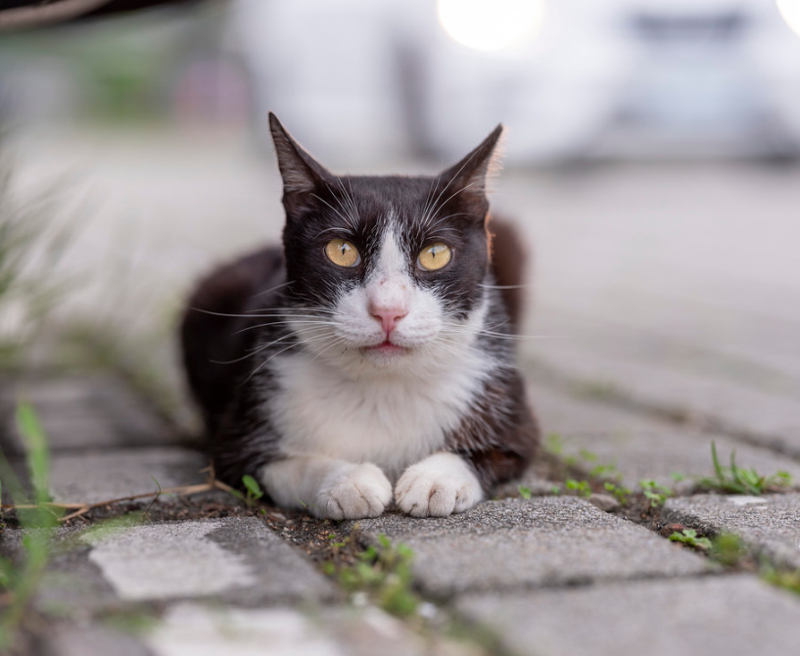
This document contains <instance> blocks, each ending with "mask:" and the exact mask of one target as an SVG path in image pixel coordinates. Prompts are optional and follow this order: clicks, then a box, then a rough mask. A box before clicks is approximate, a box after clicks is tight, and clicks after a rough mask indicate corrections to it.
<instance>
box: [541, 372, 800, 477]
mask: <svg viewBox="0 0 800 656" xmlns="http://www.w3.org/2000/svg"><path fill="white" fill-rule="evenodd" d="M531 397H532V399H533V402H534V404H535V407H536V408H537V411H538V413H539V415H540V419H541V422H542V427H543V429H544V431H545V432H546V433H557V434H559V435H560V436H561V437H562V438H563V442H564V447H565V453H566V454H577V453H578V452H579V450H580V449H588V450H589V451H591V452H593V453H595V454H596V455H597V463H602V464H607V463H611V464H615V465H616V467H617V469H618V470H619V472H620V474H621V475H622V477H623V480H624V481H625V483H626V484H627V485H628V486H631V487H638V483H639V481H640V480H641V479H643V478H647V479H655V480H656V481H658V482H659V483H661V484H666V485H672V484H673V480H672V478H671V476H670V474H672V473H673V472H677V473H681V474H684V475H687V476H690V477H692V476H710V475H713V473H714V469H713V465H712V461H711V442H712V441H714V442H715V443H716V445H717V450H718V452H719V453H720V454H721V455H722V457H727V454H728V453H730V452H731V451H732V450H735V451H736V454H737V461H738V463H739V464H740V465H742V466H746V467H755V468H756V469H757V470H758V471H761V472H765V473H771V472H775V471H778V470H781V469H783V470H786V471H788V472H789V473H791V474H792V475H793V476H794V477H795V478H797V479H799V480H800V464H798V463H796V462H793V461H791V460H790V459H788V458H787V457H786V456H782V455H779V454H776V453H774V452H773V451H770V450H769V449H767V448H760V447H757V446H753V445H750V444H745V443H741V442H738V441H736V440H733V439H731V438H728V437H725V436H723V435H718V434H716V435H715V434H710V433H705V432H700V431H691V430H686V429H684V428H681V427H679V426H676V425H674V424H671V423H669V422H666V421H660V420H658V419H655V418H651V417H646V416H643V415H641V414H638V413H634V412H629V411H626V410H624V409H620V408H617V407H614V406H612V405H610V404H608V403H604V402H602V401H599V400H592V399H587V398H581V397H578V396H572V395H570V394H567V393H565V392H561V391H558V390H554V389H551V388H548V387H545V386H544V385H542V384H541V383H536V382H535V381H534V383H533V384H532V385H531ZM584 464H585V463H584ZM589 465H591V463H589Z"/></svg>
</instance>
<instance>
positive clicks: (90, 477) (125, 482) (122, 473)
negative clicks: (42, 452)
mask: <svg viewBox="0 0 800 656" xmlns="http://www.w3.org/2000/svg"><path fill="white" fill-rule="evenodd" d="M207 466H208V459H207V458H206V457H205V456H203V455H201V454H200V453H198V452H196V451H191V450H189V449H182V448H180V447H162V448H148V449H120V450H102V451H92V452H87V453H81V454H76V453H70V454H61V455H59V454H56V455H55V456H54V457H53V459H52V471H51V475H50V487H51V491H52V495H53V497H54V499H55V500H56V501H60V502H64V503H84V502H86V503H96V502H100V501H104V500H106V499H116V498H120V497H125V496H129V495H133V494H142V493H145V492H153V493H155V492H156V491H157V490H158V485H156V482H155V481H154V480H153V479H154V478H155V480H156V481H158V483H159V484H160V485H161V487H162V488H163V489H166V488H170V487H178V486H182V485H195V484H199V483H203V482H204V481H205V480H206V478H207V476H206V474H204V473H200V470H201V469H203V468H204V467H207ZM160 500H161V501H164V502H165V503H169V502H170V497H168V496H163V497H161V499H160Z"/></svg>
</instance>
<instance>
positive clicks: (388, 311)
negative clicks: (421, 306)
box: [369, 305, 408, 337]
mask: <svg viewBox="0 0 800 656" xmlns="http://www.w3.org/2000/svg"><path fill="white" fill-rule="evenodd" d="M369 313H370V314H371V315H372V316H373V317H375V318H376V319H377V320H378V321H380V322H381V326H382V327H383V332H385V333H386V337H389V335H391V334H392V331H393V330H394V329H395V327H396V326H397V322H398V321H400V319H402V318H403V317H404V316H406V315H407V314H408V310H406V309H405V308H400V307H382V306H379V305H370V306H369Z"/></svg>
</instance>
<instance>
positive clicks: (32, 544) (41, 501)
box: [0, 403, 62, 651]
mask: <svg viewBox="0 0 800 656" xmlns="http://www.w3.org/2000/svg"><path fill="white" fill-rule="evenodd" d="M16 419H17V427H18V429H19V433H20V435H21V436H22V439H23V441H24V442H25V446H26V452H27V464H28V470H29V473H30V478H31V485H32V488H33V496H32V498H31V499H27V498H26V496H27V495H25V494H24V492H23V489H22V486H21V485H20V484H19V482H18V481H17V480H16V477H15V476H14V475H13V472H12V471H11V470H10V468H9V467H8V464H7V463H6V462H5V460H3V462H2V465H3V466H2V468H1V470H0V473H1V474H2V477H3V478H4V480H5V481H6V484H7V487H9V488H10V492H11V496H12V497H13V499H14V500H15V501H18V500H19V501H21V502H22V503H20V504H19V505H18V506H17V509H16V514H17V519H18V521H19V524H20V527H21V528H23V529H25V528H38V529H41V530H37V531H27V532H26V533H25V534H24V535H23V537H22V549H23V553H24V556H25V557H24V560H23V561H22V562H21V563H13V562H11V561H10V560H8V559H5V558H0V586H2V588H3V589H4V590H5V591H6V593H7V595H8V597H9V599H10V600H11V601H10V603H9V604H8V605H7V606H6V607H5V608H4V609H3V612H2V614H0V651H2V650H6V649H11V648H12V647H13V645H14V640H15V636H16V633H17V630H18V629H19V627H20V625H21V624H22V621H23V618H24V616H25V612H26V610H27V609H28V606H29V605H30V602H31V600H32V599H33V596H34V595H35V593H36V591H37V590H38V588H39V585H40V583H41V580H42V578H43V576H44V573H45V568H46V567H47V563H48V562H49V560H50V549H51V540H52V538H51V529H53V528H55V527H56V526H57V525H58V519H59V517H60V513H61V512H62V511H61V510H60V509H58V508H53V507H51V506H49V505H47V502H48V501H49V498H50V497H49V485H48V481H49V473H50V470H49V467H50V450H49V447H48V442H47V436H46V435H45V433H44V431H43V430H42V427H41V425H40V423H39V420H38V418H37V416H36V413H35V411H34V409H33V407H32V406H31V405H30V404H28V403H19V404H18V406H17V417H16Z"/></svg>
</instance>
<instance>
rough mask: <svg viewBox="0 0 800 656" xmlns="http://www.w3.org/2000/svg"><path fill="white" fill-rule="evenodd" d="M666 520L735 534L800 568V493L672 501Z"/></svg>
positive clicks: (665, 512)
mask: <svg viewBox="0 0 800 656" xmlns="http://www.w3.org/2000/svg"><path fill="white" fill-rule="evenodd" d="M663 517H664V519H665V520H666V521H671V522H680V523H681V524H686V525H687V526H691V527H694V528H697V529H700V530H702V531H706V532H712V533H720V532H727V533H736V534H737V535H740V536H741V537H742V538H743V539H744V540H745V541H746V542H747V543H748V544H749V545H751V546H752V547H753V548H755V549H756V550H757V551H758V552H759V553H762V554H764V555H766V556H767V557H768V558H770V559H771V560H773V561H774V562H776V563H778V564H781V565H787V566H789V567H795V568H800V494H773V495H766V496H763V497H752V496H743V495H731V496H722V495H697V496H693V497H687V498H683V499H669V500H668V501H667V503H666V504H665V507H664V514H663Z"/></svg>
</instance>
